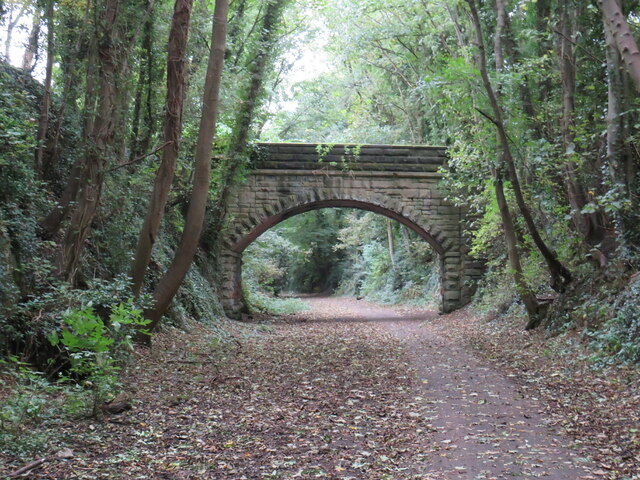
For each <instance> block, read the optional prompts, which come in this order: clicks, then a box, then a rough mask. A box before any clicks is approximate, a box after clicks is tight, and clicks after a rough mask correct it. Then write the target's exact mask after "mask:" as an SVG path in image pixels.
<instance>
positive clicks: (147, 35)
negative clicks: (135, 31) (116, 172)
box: [129, 0, 193, 162]
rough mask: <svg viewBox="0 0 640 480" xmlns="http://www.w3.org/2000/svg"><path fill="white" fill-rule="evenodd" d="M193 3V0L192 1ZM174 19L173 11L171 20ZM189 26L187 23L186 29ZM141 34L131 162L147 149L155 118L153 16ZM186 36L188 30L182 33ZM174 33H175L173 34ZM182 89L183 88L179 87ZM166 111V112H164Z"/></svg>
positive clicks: (148, 19) (131, 141)
mask: <svg viewBox="0 0 640 480" xmlns="http://www.w3.org/2000/svg"><path fill="white" fill-rule="evenodd" d="M191 3H193V0H192V2H191ZM189 15H190V14H189ZM174 19H175V11H174V18H173V19H172V26H171V28H172V29H173V28H174V27H173V22H174ZM188 29H189V26H188V25H187V30H188ZM143 30H144V31H143V35H142V55H141V56H140V59H139V62H140V67H139V71H138V82H137V86H136V93H135V97H134V106H133V118H132V120H131V136H130V141H129V144H130V147H129V161H130V162H133V161H134V160H135V159H136V158H138V157H140V156H142V155H144V154H145V153H146V152H147V151H148V150H149V145H150V144H151V137H152V135H153V133H154V130H155V125H156V122H155V118H154V115H153V110H154V108H153V105H154V103H155V102H154V94H153V91H154V81H155V77H154V74H153V72H154V57H155V56H154V41H153V40H154V39H153V34H154V17H153V15H149V17H148V18H147V19H146V20H145V24H144V27H143ZM172 33H173V32H170V33H169V47H168V48H171V35H172ZM184 34H185V35H187V36H188V32H185V33H184ZM174 35H175V34H174ZM181 90H183V89H181ZM165 113H166V112H165Z"/></svg>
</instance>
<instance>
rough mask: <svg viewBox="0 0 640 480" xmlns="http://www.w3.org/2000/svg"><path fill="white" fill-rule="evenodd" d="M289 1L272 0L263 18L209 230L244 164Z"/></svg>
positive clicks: (215, 226) (216, 225) (217, 223)
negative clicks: (269, 63) (279, 29)
mask: <svg viewBox="0 0 640 480" xmlns="http://www.w3.org/2000/svg"><path fill="white" fill-rule="evenodd" d="M288 1H289V0H269V2H268V4H267V7H266V10H265V13H264V17H263V19H262V24H261V30H260V36H259V40H258V43H257V46H256V53H255V58H253V60H252V61H251V63H250V64H249V86H248V88H247V92H246V98H245V99H244V101H243V103H242V106H241V107H240V110H239V111H238V115H237V117H236V123H235V127H234V134H233V137H232V139H231V146H230V147H229V153H228V155H227V156H226V157H225V158H224V159H223V160H222V161H223V162H224V163H223V164H222V166H221V169H222V175H221V179H220V180H219V182H220V184H219V186H218V191H219V194H218V196H217V198H216V201H215V205H214V207H213V209H212V210H213V211H212V217H213V218H212V220H211V222H209V225H208V229H209V230H210V231H212V232H213V233H217V232H219V231H220V229H221V228H222V225H223V223H224V218H225V216H226V204H227V202H228V200H229V191H230V188H231V186H232V183H233V178H234V176H235V174H236V173H237V172H238V170H239V169H240V168H241V166H242V164H243V161H244V159H243V155H244V153H245V152H246V149H247V141H248V139H249V133H250V131H251V125H252V123H253V121H254V119H255V113H256V109H257V108H258V106H259V100H260V96H261V94H262V91H263V87H264V82H265V75H266V72H267V64H268V60H269V58H270V57H271V52H272V50H273V48H274V47H275V43H276V42H277V40H278V37H277V29H278V25H279V23H280V21H281V20H282V13H283V11H284V8H285V6H286V5H287V3H288Z"/></svg>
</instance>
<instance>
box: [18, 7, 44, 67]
mask: <svg viewBox="0 0 640 480" xmlns="http://www.w3.org/2000/svg"><path fill="white" fill-rule="evenodd" d="M40 20H41V16H40V7H39V6H38V5H37V4H36V6H35V9H34V11H33V19H32V24H31V32H30V33H29V41H28V42H27V46H26V48H25V49H24V55H23V56H22V69H23V70H25V71H27V72H31V70H32V69H33V67H34V63H33V60H34V58H35V57H36V55H37V53H38V38H39V37H40V23H41V22H40Z"/></svg>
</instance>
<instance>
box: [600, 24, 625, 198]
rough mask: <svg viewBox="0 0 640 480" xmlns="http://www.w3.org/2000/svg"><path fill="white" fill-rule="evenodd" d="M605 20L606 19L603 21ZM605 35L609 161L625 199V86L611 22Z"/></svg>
mask: <svg viewBox="0 0 640 480" xmlns="http://www.w3.org/2000/svg"><path fill="white" fill-rule="evenodd" d="M603 20H604V19H603ZM604 34H605V40H606V44H607V48H606V56H607V92H608V96H607V161H608V164H609V169H610V171H611V178H612V179H613V181H614V183H615V184H616V185H617V186H618V187H619V188H620V189H621V190H622V192H623V193H624V194H625V197H628V196H629V192H630V185H629V184H628V183H627V176H626V171H627V168H625V166H623V163H624V161H623V156H624V152H623V142H622V135H623V128H624V125H623V121H622V118H623V117H622V116H621V113H622V112H624V110H625V108H624V100H623V94H624V86H623V78H622V58H621V56H620V53H619V51H618V48H617V45H616V41H615V38H614V36H613V32H612V30H611V26H610V24H609V22H607V21H606V20H605V21H604Z"/></svg>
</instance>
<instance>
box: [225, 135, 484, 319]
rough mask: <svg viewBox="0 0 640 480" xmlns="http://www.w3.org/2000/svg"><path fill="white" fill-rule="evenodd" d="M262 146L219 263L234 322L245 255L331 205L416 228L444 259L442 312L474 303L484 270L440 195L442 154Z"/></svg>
mask: <svg viewBox="0 0 640 480" xmlns="http://www.w3.org/2000/svg"><path fill="white" fill-rule="evenodd" d="M261 147H262V149H263V150H262V153H261V154H260V156H261V159H259V163H258V167H259V168H258V169H256V170H254V171H253V172H251V174H250V175H249V176H248V178H247V180H246V182H244V183H243V184H242V185H239V186H238V187H237V188H236V189H235V191H234V194H233V196H232V200H231V201H230V203H229V223H230V229H229V231H228V232H227V235H226V241H225V242H224V248H223V251H222V252H221V254H220V257H219V267H220V271H221V272H222V274H223V278H224V283H223V285H222V299H221V300H222V303H223V306H224V308H225V311H226V313H227V315H228V316H230V317H232V318H237V317H239V315H240V311H241V309H242V295H241V275H242V263H241V261H242V259H241V255H242V252H243V251H244V249H245V248H246V247H247V246H248V245H249V244H250V243H251V242H252V241H253V240H255V238H257V237H258V236H259V235H260V234H262V233H263V232H265V231H266V230H268V229H269V228H271V227H272V226H273V225H275V224H277V223H279V222H280V221H282V220H284V219H286V218H289V217H291V216H293V215H297V214H299V213H302V212H305V211H308V210H312V209H315V208H326V207H355V208H362V209H365V210H371V211H374V212H377V213H380V214H383V215H387V216H389V217H391V218H394V219H396V220H398V221H400V222H401V223H403V224H405V225H406V226H407V227H409V228H411V229H413V230H414V231H415V232H417V233H418V234H419V235H421V236H422V237H423V238H424V239H425V240H426V241H428V242H429V243H430V244H431V245H432V247H433V248H434V250H435V251H436V252H437V253H438V255H439V257H440V263H441V285H442V292H441V293H442V294H441V307H440V308H441V311H443V312H450V311H452V310H455V309H456V308H459V307H461V306H463V305H464V304H466V303H468V301H469V300H470V296H471V294H472V293H473V284H474V283H475V281H476V280H477V278H478V277H479V276H480V275H481V273H482V271H481V266H480V265H479V264H478V263H476V262H474V261H472V260H471V259H469V258H468V256H467V255H466V245H465V242H464V240H463V238H462V227H461V223H460V222H461V220H462V219H463V212H462V211H461V210H460V209H459V208H458V207H454V206H452V205H450V204H448V203H447V202H446V201H445V199H444V195H443V194H442V192H441V191H440V190H439V189H438V182H439V180H440V178H441V174H440V173H438V171H437V170H438V168H440V167H441V166H442V165H443V164H444V163H445V161H446V151H445V149H444V148H439V147H423V146H384V145H371V146H369V145H367V146H362V147H354V146H344V145H338V146H334V147H333V148H328V147H325V148H324V149H322V150H323V152H322V155H320V154H319V153H318V147H317V146H315V145H309V144H261ZM354 149H356V150H357V155H356V154H354V153H353V151H354ZM345 151H346V154H345ZM319 160H320V161H319Z"/></svg>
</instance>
